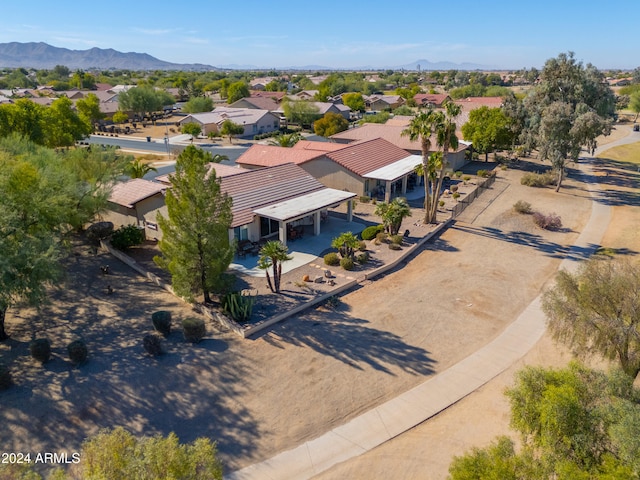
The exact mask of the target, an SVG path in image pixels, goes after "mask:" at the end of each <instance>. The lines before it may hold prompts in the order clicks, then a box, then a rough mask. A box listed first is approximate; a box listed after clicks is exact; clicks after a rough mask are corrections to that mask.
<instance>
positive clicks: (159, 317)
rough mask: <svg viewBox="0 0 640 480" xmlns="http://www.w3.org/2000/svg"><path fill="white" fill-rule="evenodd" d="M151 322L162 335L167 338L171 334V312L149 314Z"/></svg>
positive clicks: (160, 311)
mask: <svg viewBox="0 0 640 480" xmlns="http://www.w3.org/2000/svg"><path fill="white" fill-rule="evenodd" d="M151 322H152V323H153V328H155V329H156V330H157V331H158V332H160V333H161V334H162V335H164V336H165V337H167V336H168V335H169V334H170V333H171V312H168V311H166V310H159V311H157V312H153V313H152V314H151Z"/></svg>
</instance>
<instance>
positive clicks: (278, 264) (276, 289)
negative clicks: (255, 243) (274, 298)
mask: <svg viewBox="0 0 640 480" xmlns="http://www.w3.org/2000/svg"><path fill="white" fill-rule="evenodd" d="M292 258H293V257H291V256H290V255H289V248H288V247H287V246H286V245H283V244H282V242H280V241H277V240H271V241H269V242H267V243H265V244H264V246H263V247H262V248H261V249H260V259H259V260H258V268H260V269H262V270H265V273H266V274H267V284H268V285H269V289H271V291H272V292H273V293H280V278H281V277H282V262H286V261H288V260H291V259H292ZM269 268H271V269H272V272H273V281H272V279H271V276H270V275H269Z"/></svg>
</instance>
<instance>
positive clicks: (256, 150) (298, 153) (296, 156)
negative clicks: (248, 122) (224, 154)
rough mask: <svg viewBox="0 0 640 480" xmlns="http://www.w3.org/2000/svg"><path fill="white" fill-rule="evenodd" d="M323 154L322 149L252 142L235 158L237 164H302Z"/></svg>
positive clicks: (256, 165) (261, 165) (258, 165)
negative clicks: (249, 146) (304, 148)
mask: <svg viewBox="0 0 640 480" xmlns="http://www.w3.org/2000/svg"><path fill="white" fill-rule="evenodd" d="M322 155H324V151H323V150H303V149H301V148H286V147H278V146H275V145H261V144H254V145H252V146H251V148H249V150H247V151H246V152H244V153H243V154H242V155H240V157H239V158H238V159H237V160H236V163H237V164H238V165H252V166H254V167H272V166H274V165H282V164H283V163H295V164H296V165H300V164H303V163H305V162H308V161H309V160H313V159H314V158H318V157H321V156H322Z"/></svg>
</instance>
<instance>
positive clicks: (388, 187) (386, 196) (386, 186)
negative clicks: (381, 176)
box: [384, 180, 391, 203]
mask: <svg viewBox="0 0 640 480" xmlns="http://www.w3.org/2000/svg"><path fill="white" fill-rule="evenodd" d="M384 201H385V202H387V203H389V202H390V201H391V182H390V181H389V180H385V181H384Z"/></svg>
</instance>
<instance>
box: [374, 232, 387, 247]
mask: <svg viewBox="0 0 640 480" xmlns="http://www.w3.org/2000/svg"><path fill="white" fill-rule="evenodd" d="M388 236H389V235H387V233H386V232H378V234H377V235H376V245H380V244H381V243H386V242H387V237H388Z"/></svg>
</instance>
